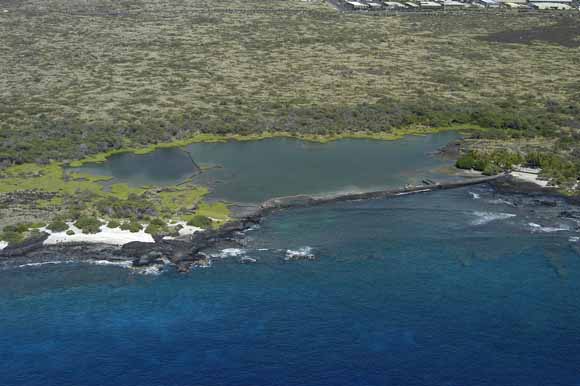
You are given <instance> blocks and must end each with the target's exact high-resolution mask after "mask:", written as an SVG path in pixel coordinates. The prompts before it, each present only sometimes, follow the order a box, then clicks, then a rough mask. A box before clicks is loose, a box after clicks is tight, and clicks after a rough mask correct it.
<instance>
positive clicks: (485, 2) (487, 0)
mask: <svg viewBox="0 0 580 386" xmlns="http://www.w3.org/2000/svg"><path fill="white" fill-rule="evenodd" d="M475 3H476V4H479V5H481V6H483V7H485V8H499V2H497V1H496V0H476V1H475Z"/></svg>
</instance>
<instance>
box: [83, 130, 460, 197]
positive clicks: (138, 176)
mask: <svg viewBox="0 0 580 386" xmlns="http://www.w3.org/2000/svg"><path fill="white" fill-rule="evenodd" d="M455 138H458V134H457V133H453V132H447V133H439V134H434V135H427V136H422V137H416V136H410V137H406V138H405V139H403V140H400V141H373V140H361V139H346V140H340V141H336V142H331V143H328V144H317V143H310V142H304V141H299V140H294V139H284V138H275V139H266V140H262V141H248V142H235V141H232V142H226V143H197V144H193V145H190V146H188V147H187V151H189V152H190V153H191V155H192V156H193V158H194V159H195V160H196V162H197V163H198V164H199V165H201V166H206V167H208V166H209V167H210V169H209V170H207V171H206V172H204V173H202V174H201V175H198V176H197V177H196V178H195V179H194V181H195V182H196V183H197V184H200V185H206V186H210V187H211V190H212V197H213V198H216V199H225V200H228V201H232V202H261V201H264V200H266V199H268V198H272V197H277V196H286V195H294V194H317V193H328V192H337V191H345V190H349V191H350V190H372V189H379V188H385V187H401V186H403V185H405V184H406V183H414V184H415V183H421V180H422V179H423V178H438V177H440V174H439V173H438V172H437V171H436V169H437V168H441V167H445V166H449V165H451V164H452V162H451V161H446V160H443V159H441V158H438V157H435V156H433V153H434V152H435V151H437V150H438V149H439V148H441V147H443V146H445V145H446V144H447V143H448V142H449V141H451V140H452V139H455ZM192 168H193V165H192V163H191V160H190V158H189V157H188V155H187V154H185V153H184V152H183V151H182V150H180V149H159V150H157V151H155V152H153V153H150V154H145V155H135V154H118V155H115V156H112V157H111V158H110V159H109V160H108V161H107V162H105V163H103V164H88V165H85V166H83V167H82V168H78V169H74V170H77V171H82V172H88V173H92V174H95V175H104V176H112V177H115V182H119V181H124V182H128V183H130V184H131V185H134V186H141V185H166V184H175V183H177V182H180V181H182V180H184V179H186V178H188V177H190V176H191V175H192V172H193V170H192Z"/></svg>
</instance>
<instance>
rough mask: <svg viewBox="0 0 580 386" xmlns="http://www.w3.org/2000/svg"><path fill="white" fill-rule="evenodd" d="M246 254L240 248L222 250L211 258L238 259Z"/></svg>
mask: <svg viewBox="0 0 580 386" xmlns="http://www.w3.org/2000/svg"><path fill="white" fill-rule="evenodd" d="M245 253H246V250H245V249H241V248H226V249H222V250H221V252H220V253H218V254H217V255H212V256H213V257H219V258H222V259H224V258H226V257H239V256H242V255H243V254H245Z"/></svg>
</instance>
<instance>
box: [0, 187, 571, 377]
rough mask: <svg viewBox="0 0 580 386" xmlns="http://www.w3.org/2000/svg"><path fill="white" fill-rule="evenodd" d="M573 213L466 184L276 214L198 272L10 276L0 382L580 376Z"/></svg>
mask: <svg viewBox="0 0 580 386" xmlns="http://www.w3.org/2000/svg"><path fill="white" fill-rule="evenodd" d="M524 203H525V205H524ZM570 210H573V209H570V208H568V207H566V206H565V204H563V203H562V202H558V201H555V202H554V203H551V202H550V203H548V204H546V203H545V202H543V201H542V200H536V201H534V200H532V199H529V198H521V197H516V196H502V195H498V194H496V193H494V192H493V191H492V190H491V189H490V188H488V187H486V186H481V187H470V188H462V189H457V190H452V191H439V192H432V193H425V194H416V195H408V196H401V197H397V198H390V199H383V200H375V201H359V202H348V203H339V204H333V205H327V206H321V207H313V208H305V209H297V210H290V211H286V212H280V213H278V214H274V215H272V216H270V217H268V218H266V219H265V220H264V222H263V224H261V225H260V226H259V227H258V228H256V229H253V230H251V231H248V232H247V233H246V238H245V243H244V245H242V246H240V247H239V248H237V249H228V250H222V251H220V250H216V251H214V252H213V253H214V258H213V264H212V266H211V267H209V268H199V269H195V270H193V271H192V272H191V273H189V274H178V273H175V272H173V271H172V270H168V271H167V272H161V273H159V274H155V275H153V274H142V273H138V272H136V271H133V270H130V269H127V268H124V267H117V266H109V265H96V264H94V265H90V264H83V263H69V264H45V265H40V266H23V267H14V268H10V269H6V270H3V271H0V385H2V386H21V385H22V386H24V385H26V386H37V385H38V386H81V385H82V386H93V385H94V386H104V385H115V386H117V385H123V386H221V385H240V386H258V385H267V386H273V385H284V386H286V385H308V386H317V385H333V386H340V385H357V386H358V385H360V386H371V385H373V386H375V385H376V386H379V385H381V386H384V385H401V386H403V385H404V386H415V385H416V386H419V385H420V386H423V385H424V386H483V385H494V386H498V385H502V386H532V385H538V386H540V385H541V386H546V385H554V386H556V385H566V386H572V385H580V243H579V241H578V236H580V233H578V224H577V223H576V222H575V221H573V219H570V218H566V217H565V216H562V215H561V214H562V212H563V211H570ZM242 257H250V258H253V259H255V260H256V262H255V263H251V264H241V263H240V259H241V258H242Z"/></svg>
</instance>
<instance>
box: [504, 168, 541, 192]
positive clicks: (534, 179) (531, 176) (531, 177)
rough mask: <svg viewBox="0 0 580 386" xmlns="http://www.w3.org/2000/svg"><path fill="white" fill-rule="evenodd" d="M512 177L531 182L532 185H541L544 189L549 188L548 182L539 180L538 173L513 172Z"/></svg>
mask: <svg viewBox="0 0 580 386" xmlns="http://www.w3.org/2000/svg"><path fill="white" fill-rule="evenodd" d="M537 172H538V173H539V172H540V170H539V169H538V170H537ZM510 175H511V176H512V177H515V178H517V179H519V180H523V181H526V182H531V183H532V184H536V185H539V186H541V187H543V188H545V187H547V186H548V181H546V180H540V179H539V178H538V174H537V173H529V172H521V171H512V172H510Z"/></svg>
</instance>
